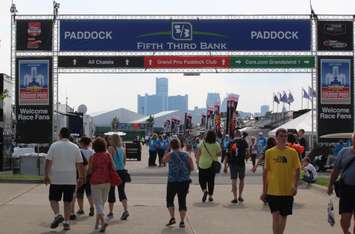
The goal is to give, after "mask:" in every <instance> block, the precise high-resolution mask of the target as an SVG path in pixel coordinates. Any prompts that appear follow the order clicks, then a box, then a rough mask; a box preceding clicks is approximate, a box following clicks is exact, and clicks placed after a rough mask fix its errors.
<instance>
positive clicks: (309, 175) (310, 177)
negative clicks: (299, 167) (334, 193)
mask: <svg viewBox="0 0 355 234" xmlns="http://www.w3.org/2000/svg"><path fill="white" fill-rule="evenodd" d="M303 171H304V176H303V181H305V182H307V183H309V184H310V183H314V182H315V181H316V179H317V176H318V174H317V169H316V168H315V167H314V166H313V165H312V163H311V160H310V159H309V158H308V157H305V158H304V159H303Z"/></svg>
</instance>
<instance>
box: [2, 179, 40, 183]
mask: <svg viewBox="0 0 355 234" xmlns="http://www.w3.org/2000/svg"><path fill="white" fill-rule="evenodd" d="M42 183H43V180H5V179H4V180H0V184H42Z"/></svg>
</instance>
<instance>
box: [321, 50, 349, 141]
mask: <svg viewBox="0 0 355 234" xmlns="http://www.w3.org/2000/svg"><path fill="white" fill-rule="evenodd" d="M353 71H354V68H353V57H338V56H336V57H335V56H333V57H319V58H318V93H317V95H318V105H317V106H318V111H317V113H318V135H319V136H322V135H325V134H332V133H343V132H353V130H354V128H353V123H354V116H353V113H354V90H353V81H354V73H353ZM320 140H321V138H320Z"/></svg>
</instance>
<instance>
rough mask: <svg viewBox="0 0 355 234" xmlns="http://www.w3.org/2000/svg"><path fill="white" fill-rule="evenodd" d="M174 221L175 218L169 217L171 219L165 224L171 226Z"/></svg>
mask: <svg viewBox="0 0 355 234" xmlns="http://www.w3.org/2000/svg"><path fill="white" fill-rule="evenodd" d="M175 223H176V220H175V218H171V219H170V220H169V223H167V224H166V226H167V227H169V226H171V225H174V224H175Z"/></svg>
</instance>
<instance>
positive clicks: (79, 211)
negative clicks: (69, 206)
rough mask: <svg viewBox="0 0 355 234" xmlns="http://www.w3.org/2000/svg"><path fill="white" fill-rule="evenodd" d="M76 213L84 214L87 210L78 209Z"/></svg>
mask: <svg viewBox="0 0 355 234" xmlns="http://www.w3.org/2000/svg"><path fill="white" fill-rule="evenodd" d="M76 214H77V215H83V214H85V212H84V211H83V210H78V211H77V212H76Z"/></svg>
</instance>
